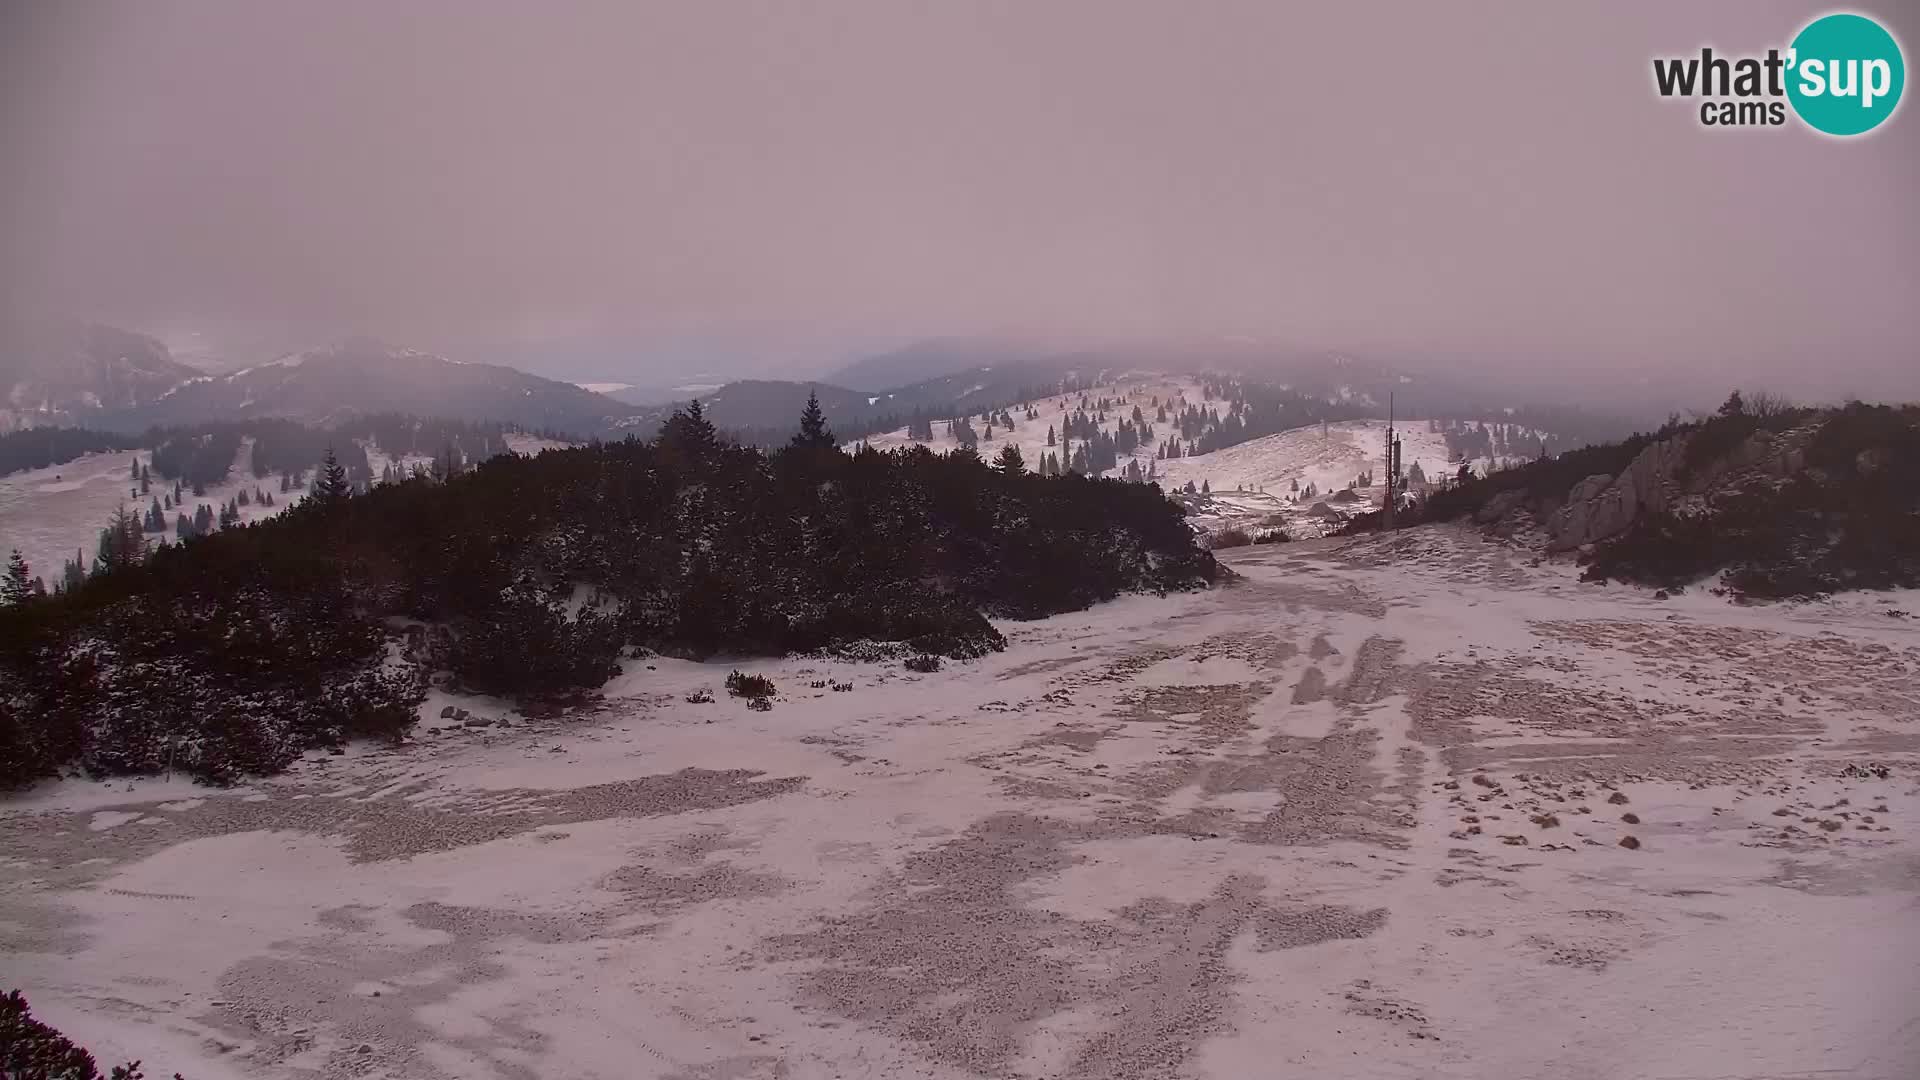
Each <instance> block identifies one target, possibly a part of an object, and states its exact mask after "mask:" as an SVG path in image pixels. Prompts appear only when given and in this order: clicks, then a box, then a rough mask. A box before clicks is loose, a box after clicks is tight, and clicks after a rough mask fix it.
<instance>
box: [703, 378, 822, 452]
mask: <svg viewBox="0 0 1920 1080" xmlns="http://www.w3.org/2000/svg"><path fill="white" fill-rule="evenodd" d="M694 404H696V405H698V404H699V402H697V401H696V402H695V403H694ZM792 445H793V446H794V448H795V449H800V450H831V449H833V447H834V445H835V444H834V441H833V432H832V431H830V430H829V429H828V428H827V417H826V414H825V413H822V412H821V411H820V395H819V394H818V393H817V392H815V391H812V390H809V391H807V407H806V408H804V409H802V410H801V411H800V430H799V432H798V433H796V434H795V435H794V437H793V442H792Z"/></svg>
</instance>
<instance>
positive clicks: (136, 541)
mask: <svg viewBox="0 0 1920 1080" xmlns="http://www.w3.org/2000/svg"><path fill="white" fill-rule="evenodd" d="M146 556H147V535H146V532H145V530H143V529H142V528H141V526H140V519H139V518H137V517H135V516H134V515H133V514H132V513H130V512H129V511H128V510H127V507H126V504H125V503H122V504H121V505H120V506H119V507H118V508H117V509H115V510H114V512H113V516H112V517H111V518H108V519H107V527H106V528H104V529H101V530H100V545H99V549H98V552H97V555H96V558H95V560H94V564H93V571H94V573H96V574H108V573H112V572H113V571H115V570H119V569H122V568H124V567H128V566H133V565H136V564H138V563H139V562H140V560H142V559H144V558H146Z"/></svg>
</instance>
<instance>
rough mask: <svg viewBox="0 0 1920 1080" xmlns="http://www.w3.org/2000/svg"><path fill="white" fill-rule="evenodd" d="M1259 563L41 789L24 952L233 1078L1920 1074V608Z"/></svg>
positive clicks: (1393, 568) (9, 832) (100, 1008)
mask: <svg viewBox="0 0 1920 1080" xmlns="http://www.w3.org/2000/svg"><path fill="white" fill-rule="evenodd" d="M1225 558H1226V560H1227V562H1228V563H1229V564H1230V565H1231V566H1232V567H1233V568H1234V569H1235V570H1237V571H1238V572H1239V573H1240V574H1241V575H1243V579H1242V580H1240V581H1237V582H1235V583H1234V584H1232V585H1230V586H1226V587H1222V588H1219V589H1216V590H1214V591H1212V592H1210V593H1206V594H1199V595H1192V596H1179V597H1172V598H1167V599H1159V598H1150V597H1142V598H1132V599H1127V600H1123V601H1120V602H1117V603H1113V604H1108V605H1104V606H1102V607H1100V608H1098V609H1096V610H1093V611H1090V612H1086V613H1082V614H1078V615H1071V616H1064V617H1060V618H1056V619H1051V620H1047V621H1045V622H1039V623H1028V624H1009V625H1007V626H1006V627H1005V629H1006V630H1007V632H1008V634H1009V637H1010V639H1011V647H1010V648H1009V649H1008V650H1007V651H1006V652H1005V653H1002V654H999V655H996V656H992V657H989V658H987V659H984V660H981V661H976V662H972V663H967V664H958V665H949V666H948V667H947V668H946V669H945V670H943V671H940V672H938V673H935V674H932V675H924V676H923V675H913V674H909V673H907V672H905V671H903V670H902V669H901V668H899V667H898V666H897V665H886V666H877V665H861V664H855V663H844V662H838V661H820V660H804V659H793V660H787V661H778V662H764V663H752V664H745V665H741V666H742V667H744V668H746V669H747V670H750V671H754V672H758V673H763V674H766V675H768V676H770V677H771V678H773V679H774V680H775V681H776V682H777V683H778V685H779V688H780V695H779V699H778V702H777V704H776V706H775V708H774V709H773V710H772V711H771V712H766V713H758V712H751V711H749V710H747V709H746V708H745V707H744V705H743V704H741V703H740V702H738V701H734V700H731V699H729V698H727V696H726V695H725V693H724V692H719V693H718V696H719V699H720V700H719V701H718V702H717V703H714V704H689V703H687V702H685V701H684V700H683V699H684V697H685V696H686V695H687V694H688V693H690V692H692V691H693V690H695V689H697V688H708V689H712V690H715V691H720V684H721V681H722V679H723V678H724V676H725V674H726V671H727V670H728V668H729V667H730V666H732V665H730V664H712V665H701V664H693V663H687V662H681V661H666V660H657V661H652V662H635V663H633V664H631V665H630V666H629V669H628V670H627V672H626V673H625V674H624V675H623V676H621V677H620V678H618V679H617V680H616V681H615V682H614V683H613V684H612V685H610V686H609V687H608V688H607V699H606V701H605V703H604V704H603V705H602V706H600V707H598V708H597V709H594V710H591V711H589V712H586V713H584V714H578V715H572V716H568V717H564V718H547V719H538V720H532V719H524V718H521V717H518V716H517V715H510V711H509V710H506V709H505V708H504V707H502V706H500V705H498V704H490V703H481V702H471V701H465V702H458V704H462V705H465V706H467V707H470V708H476V711H480V712H481V713H482V715H484V716H486V717H487V718H489V719H492V718H498V717H503V716H506V717H508V718H509V719H510V720H511V723H510V725H509V726H504V727H503V726H500V725H498V724H495V725H493V726H486V727H476V728H467V727H464V726H462V727H457V728H452V729H451V730H450V729H449V727H448V725H449V722H447V721H442V720H439V719H437V717H438V714H439V709H440V708H441V707H442V706H443V705H445V704H455V702H453V701H452V700H451V699H447V698H444V697H441V696H437V697H436V698H435V699H434V701H433V702H431V703H430V705H429V710H430V712H429V715H431V716H433V717H436V719H433V720H430V721H428V723H427V725H426V727H425V728H424V729H423V730H422V731H421V732H420V734H419V737H418V739H417V740H416V741H414V742H412V743H410V744H408V745H406V746H403V747H398V748H392V747H378V748H374V747H369V748H361V749H356V750H354V751H352V752H350V753H348V754H347V755H345V756H342V757H330V756H325V755H316V756H314V757H313V758H312V759H310V760H308V761H306V762H303V763H302V764H301V765H300V766H299V767H298V768H297V769H296V770H295V771H294V772H292V773H291V774H289V775H287V776H285V777H282V778H279V779H276V780H271V781H265V782H260V783H257V784H255V785H253V786H251V787H250V788H247V789H243V790H237V791H225V792H216V791H205V790H198V789H193V788H191V787H189V786H188V785H185V784H183V783H179V782H174V783H171V784H169V783H166V782H162V781H147V782H128V781H117V782H113V783H106V784H100V783H87V782H78V781H69V782H65V783H62V784H58V785H53V786H50V787H47V788H43V789H40V790H38V791H35V792H31V793H29V794H27V795H25V796H22V797H17V798H15V799H13V800H12V801H10V802H7V803H4V804H0V852H4V856H5V857H4V860H0V949H3V950H4V955H5V957H6V969H7V973H8V979H9V986H18V987H19V988H20V989H22V990H24V991H25V992H26V994H27V996H28V997H29V999H30V1000H31V1001H32V1002H33V1005H34V1007H35V1011H36V1013H39V1014H42V1015H44V1017H45V1018H46V1019H47V1020H48V1021H50V1022H52V1023H54V1024H56V1025H57V1026H59V1027H61V1028H63V1029H65V1030H67V1031H69V1032H70V1033H71V1034H73V1035H74V1036H75V1037H76V1038H78V1039H80V1040H82V1041H83V1042H85V1043H87V1044H88V1045H90V1046H93V1047H94V1048H95V1049H96V1050H98V1051H101V1052H102V1053H103V1054H104V1055H107V1056H115V1057H116V1058H117V1057H118V1056H140V1057H142V1058H144V1059H145V1061H146V1067H147V1072H148V1074H149V1075H171V1073H172V1072H173V1071H174V1070H176V1069H178V1070H180V1071H181V1072H182V1073H183V1074H185V1075H186V1076H189V1077H194V1078H196V1080H205V1078H220V1077H239V1076H250V1077H251V1076H264V1077H316V1076H320V1077H335V1076H338V1077H349V1076H353V1077H403V1076H404V1077H416V1078H431V1077H461V1078H490V1077H501V1078H507V1077H515V1078H518V1077H569V1078H576V1077H577V1078H592V1077H608V1078H612V1077H618V1078H621V1080H636V1078H663V1080H664V1078H673V1080H689V1078H722V1077H725V1078H734V1080H771V1078H775V1077H782V1078H794V1080H814V1078H822V1080H824V1078H828V1077H923V1078H940V1080H961V1078H977V1077H1033V1078H1038V1077H1078V1078H1094V1077H1114V1078H1120V1077H1126V1078H1166V1077H1205V1078H1213V1077H1217V1078H1223V1080H1224V1078H1233V1080H1239V1078H1243V1077H1266V1076H1341V1077H1396V1078H1399V1077H1404V1078H1416V1077H1421V1078H1424V1077H1454V1078H1461V1080H1467V1078H1472V1080H1489V1078H1492V1080H1500V1078H1513V1080H1535V1078H1569V1080H1603V1078H1605V1080H1612V1078H1619V1080H1641V1078H1650V1077H1667V1078H1678V1077H1709V1076H1711V1077H1736V1076H1737V1077H1804V1076H1815V1075H1818V1076H1835V1077H1840V1076H1844V1077H1849V1078H1885V1080H1893V1078H1896V1077H1899V1078H1904V1077H1911V1076H1913V1075H1915V1073H1914V1071H1913V1069H1914V1065H1915V1063H1916V1062H1920V1024H1916V1023H1915V1022H1914V1018H1915V1006H1914V1003H1915V1002H1916V1001H1920V920H1916V918H1915V913H1916V911H1920V844H1916V842H1915V829H1916V828H1917V827H1920V629H1917V628H1920V623H1917V622H1915V621H1913V620H1911V619H1903V618H1891V617H1888V615H1887V614H1886V612H1887V611H1888V610H1891V609H1892V608H1893V607H1895V606H1899V607H1904V608H1906V609H1907V610H1909V611H1915V612H1920V595H1916V594H1911V593H1910V594H1906V595H1904V596H1900V597H1895V598H1890V599H1889V598H1876V597H1851V598H1847V599H1846V600H1845V601H1843V602H1835V603H1827V604H1808V605H1796V606H1778V607H1736V606H1733V605H1729V604H1727V603H1725V602H1724V601H1720V600H1716V599H1714V598H1712V597H1710V596H1705V595H1695V594H1693V593H1688V594H1685V595H1682V596H1680V597H1677V598H1675V599H1673V600H1670V601H1665V602H1661V601H1655V600H1653V599H1651V598H1650V596H1649V594H1647V593H1644V592H1641V591H1637V590H1630V589H1625V588H1621V587H1608V586H1597V585H1582V584H1579V583H1578V582H1577V581H1576V580H1575V579H1574V577H1573V571H1572V570H1571V568H1568V567H1563V566H1558V565H1553V564H1548V565H1544V566H1533V565H1531V564H1530V561H1529V560H1526V559H1524V558H1523V557H1521V556H1519V555H1517V554H1515V553H1514V552H1512V551H1511V550H1510V549H1507V548H1504V547H1500V546H1497V545H1494V544H1491V543H1489V542H1486V541H1483V540H1481V539H1479V538H1477V537H1475V536H1472V535H1469V534H1466V533H1459V532H1453V531H1448V530H1435V529H1423V530H1414V531H1409V532H1405V533H1399V534H1395V535H1393V536H1391V537H1386V538H1378V537H1369V538H1365V539H1360V540H1354V541H1345V542H1340V541H1315V542H1311V543H1297V544H1292V545H1285V546H1278V547H1263V548H1253V549H1240V550H1236V551H1233V552H1229V553H1227V554H1226V556H1225ZM828 679H844V680H851V681H852V682H853V684H854V687H855V688H854V690H853V692H851V693H836V692H833V691H830V690H827V689H813V688H811V687H810V683H811V682H812V681H814V680H828ZM433 728H438V729H440V730H438V731H433V730H431V729H433ZM1882 769H1884V770H1885V774H1884V776H1882V775H1880V774H1879V771H1878V770H1882ZM1629 815H1631V817H1629ZM1628 841H1631V842H1632V843H1633V844H1634V845H1637V846H1623V844H1625V843H1626V842H1628Z"/></svg>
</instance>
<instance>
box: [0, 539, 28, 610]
mask: <svg viewBox="0 0 1920 1080" xmlns="http://www.w3.org/2000/svg"><path fill="white" fill-rule="evenodd" d="M31 599H33V577H32V575H31V574H29V573H28V569H27V560H26V558H25V557H24V556H22V555H21V554H20V549H19V548H14V549H13V557H12V558H11V559H8V560H7V576H6V580H5V581H0V604H4V605H6V606H7V607H19V606H20V605H21V604H24V603H26V602H27V601H29V600H31Z"/></svg>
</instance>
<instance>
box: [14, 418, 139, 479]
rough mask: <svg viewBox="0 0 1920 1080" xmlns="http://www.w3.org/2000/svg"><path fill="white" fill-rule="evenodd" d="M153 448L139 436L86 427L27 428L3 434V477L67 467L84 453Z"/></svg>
mask: <svg viewBox="0 0 1920 1080" xmlns="http://www.w3.org/2000/svg"><path fill="white" fill-rule="evenodd" d="M147 445H150V444H149V443H148V442H147V441H145V440H143V439H141V438H140V437H139V436H137V435H120V434H116V433H114V432H108V431H89V430H88V429H86V428H57V427H48V428H28V429H27V430H25V431H11V432H8V433H7V434H5V435H0V476H6V475H8V474H10V473H17V472H24V471H26V470H27V469H44V468H46V467H47V466H49V465H65V464H66V463H67V462H69V461H72V460H73V459H75V458H77V457H80V456H81V455H83V454H100V453H113V452H117V451H121V450H134V449H137V448H139V447H142V446H147Z"/></svg>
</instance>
